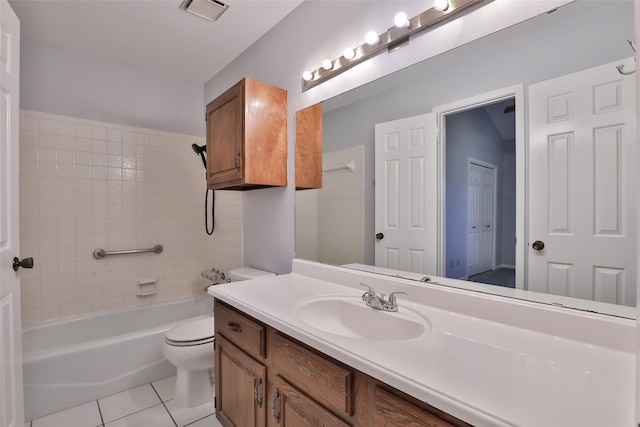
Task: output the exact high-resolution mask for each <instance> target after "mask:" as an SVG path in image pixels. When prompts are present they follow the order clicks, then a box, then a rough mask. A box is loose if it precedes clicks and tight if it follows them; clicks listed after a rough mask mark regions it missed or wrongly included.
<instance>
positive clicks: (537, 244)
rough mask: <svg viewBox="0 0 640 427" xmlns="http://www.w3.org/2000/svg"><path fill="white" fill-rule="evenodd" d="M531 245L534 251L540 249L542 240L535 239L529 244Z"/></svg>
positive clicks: (542, 244)
mask: <svg viewBox="0 0 640 427" xmlns="http://www.w3.org/2000/svg"><path fill="white" fill-rule="evenodd" d="M531 247H532V248H533V249H534V250H536V251H541V250H543V249H544V242H543V241H540V240H536V241H535V242H533V243H532V244H531Z"/></svg>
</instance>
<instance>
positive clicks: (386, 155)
mask: <svg viewBox="0 0 640 427" xmlns="http://www.w3.org/2000/svg"><path fill="white" fill-rule="evenodd" d="M436 178H437V145H436V124H435V115H434V114H425V115H421V116H415V117H408V118H405V119H400V120H394V121H390V122H385V123H379V124H377V125H376V127H375V183H376V184H375V211H376V213H375V227H376V228H375V230H376V243H375V258H376V260H375V262H376V266H377V267H385V268H391V269H396V270H402V271H411V272H415V273H424V274H436V266H437V259H436V249H437V237H438V234H437V229H436V227H435V226H433V225H434V224H436V223H437V213H438V212H437V210H438V209H437V205H436V194H437V193H436V191H437V187H436V185H437V179H436Z"/></svg>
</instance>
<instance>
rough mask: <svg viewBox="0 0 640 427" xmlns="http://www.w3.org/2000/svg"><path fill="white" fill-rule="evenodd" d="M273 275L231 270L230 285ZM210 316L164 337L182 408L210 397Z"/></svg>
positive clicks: (212, 380)
mask: <svg viewBox="0 0 640 427" xmlns="http://www.w3.org/2000/svg"><path fill="white" fill-rule="evenodd" d="M268 276H274V273H270V272H268V271H263V270H258V269H255V268H250V267H242V268H237V269H234V270H231V271H230V272H229V279H230V281H231V282H237V281H241V280H250V279H257V278H261V277H268ZM214 330H215V329H214V317H207V318H204V319H197V320H189V321H187V322H183V323H180V324H179V325H177V326H175V327H173V328H172V329H170V330H169V331H168V332H167V333H166V335H165V338H164V344H163V346H162V352H163V354H164V357H165V358H166V359H167V360H168V361H169V362H171V363H172V364H173V365H174V366H175V367H176V368H177V374H176V390H175V395H174V398H175V399H176V401H177V403H178V404H179V405H180V406H182V407H183V408H192V407H194V406H200V405H204V404H205V403H209V402H211V401H213V397H214V378H213V367H214V353H213V341H214Z"/></svg>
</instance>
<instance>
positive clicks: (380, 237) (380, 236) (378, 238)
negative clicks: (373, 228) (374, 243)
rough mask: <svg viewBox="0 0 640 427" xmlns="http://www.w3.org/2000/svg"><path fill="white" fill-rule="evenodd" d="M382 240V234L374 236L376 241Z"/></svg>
mask: <svg viewBox="0 0 640 427" xmlns="http://www.w3.org/2000/svg"><path fill="white" fill-rule="evenodd" d="M382 239H384V234H382V233H377V234H376V240H382Z"/></svg>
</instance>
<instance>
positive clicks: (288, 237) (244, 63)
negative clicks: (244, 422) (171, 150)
mask: <svg viewBox="0 0 640 427" xmlns="http://www.w3.org/2000/svg"><path fill="white" fill-rule="evenodd" d="M568 1H569V0H561V1H547V0H545V1H537V0H531V1H529V0H521V1H517V2H513V1H512V0H495V1H493V2H490V3H488V4H486V5H485V6H484V7H482V8H480V9H478V10H476V11H474V12H473V13H469V14H466V15H464V16H462V17H460V18H458V19H457V20H456V21H455V22H454V23H452V24H447V25H441V26H439V27H438V28H435V29H433V30H431V31H429V32H428V33H427V34H421V35H419V36H418V37H416V38H414V39H413V40H412V41H411V43H410V45H409V46H407V47H405V48H403V49H400V50H397V51H395V52H394V53H392V54H385V53H382V54H380V55H378V56H376V57H374V58H372V59H370V60H368V61H367V62H365V63H363V64H361V65H358V66H356V67H354V68H352V69H351V70H349V71H348V72H346V73H343V74H342V75H340V76H338V77H336V78H334V79H332V80H330V81H328V82H326V83H324V84H322V85H320V86H317V87H315V88H313V89H311V90H308V91H306V92H304V93H303V92H302V89H301V77H300V76H301V75H302V72H303V71H304V70H306V69H315V68H317V67H318V65H319V64H320V62H321V60H322V59H323V58H325V57H329V58H336V57H338V56H340V55H341V54H342V51H343V49H344V48H345V47H346V46H356V45H359V44H360V43H362V40H363V37H364V34H365V33H366V32H367V31H369V30H371V29H373V30H375V31H377V32H378V33H382V32H384V31H386V30H387V29H388V28H389V27H390V26H391V25H392V21H393V16H394V15H395V14H396V13H397V12H398V11H399V10H400V9H403V10H404V11H405V12H406V13H407V14H408V15H409V16H414V15H417V14H418V13H420V12H422V11H424V10H425V9H426V7H425V3H424V2H422V1H381V2H368V1H358V2H355V1H331V2H322V1H306V2H304V3H302V5H301V6H299V7H298V8H297V9H295V10H294V11H293V12H292V13H291V14H289V16H287V17H286V18H285V19H284V20H282V21H281V22H280V23H279V24H278V25H277V26H276V27H274V28H273V29H272V30H271V31H270V32H269V33H267V34H266V35H265V36H264V37H262V38H261V39H260V40H259V41H258V42H256V43H255V44H254V45H253V46H251V47H250V48H249V49H247V50H246V51H245V52H244V53H243V54H242V55H240V56H239V57H238V58H236V59H235V60H234V61H233V62H232V63H231V64H230V65H229V66H228V67H226V68H225V69H224V70H222V71H221V72H220V73H218V74H217V75H216V76H215V77H214V78H212V79H211V80H210V81H209V82H207V84H206V85H205V103H206V102H210V101H211V100H213V99H215V97H216V96H218V95H219V94H221V93H222V92H224V91H225V90H226V89H227V88H229V87H230V86H231V85H233V84H234V83H236V82H237V81H239V80H240V79H242V78H243V77H250V78H254V79H257V80H261V81H264V82H266V83H269V84H273V85H275V86H279V87H282V88H284V89H286V90H287V91H288V94H289V98H288V99H289V132H288V135H289V152H290V155H289V163H288V166H289V172H288V173H289V177H290V178H289V186H288V187H287V188H285V189H267V190H253V191H250V192H246V193H245V194H244V199H243V203H244V212H245V216H244V223H243V231H244V242H243V245H244V261H245V264H247V265H250V266H252V267H257V268H263V269H266V270H270V271H274V272H277V273H286V272H289V271H290V270H291V259H292V258H293V256H294V241H295V239H294V188H295V186H294V185H293V182H292V181H293V179H294V178H293V177H294V176H295V173H294V159H295V156H293V154H292V153H293V152H294V147H295V146H294V143H295V127H294V123H293V118H294V113H295V111H297V110H300V109H301V108H304V107H307V106H309V105H312V104H315V103H317V102H319V101H322V100H325V99H328V98H330V97H333V96H335V95H338V94H340V93H343V92H345V91H347V90H350V89H353V88H356V87H358V86H360V85H362V84H364V83H367V82H369V81H372V80H375V79H377V78H379V77H382V76H385V75H387V74H389V73H392V72H394V71H397V70H399V69H402V68H404V67H406V66H408V65H411V64H415V63H416V62H419V61H422V60H423V59H426V58H430V57H432V56H434V55H437V54H439V53H441V52H445V51H447V50H449V49H452V48H453V47H455V46H459V45H461V44H463V43H466V42H468V41H471V40H474V39H476V38H479V37H482V36H484V35H486V34H491V33H492V32H494V31H497V30H499V29H501V28H505V27H508V26H510V25H513V24H514V23H517V22H520V21H522V20H524V19H527V18H529V17H532V16H535V15H537V14H539V13H542V12H544V11H547V10H550V9H552V8H553V7H555V6H558V5H561V4H565V3H567V2H568Z"/></svg>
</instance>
